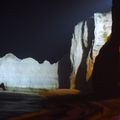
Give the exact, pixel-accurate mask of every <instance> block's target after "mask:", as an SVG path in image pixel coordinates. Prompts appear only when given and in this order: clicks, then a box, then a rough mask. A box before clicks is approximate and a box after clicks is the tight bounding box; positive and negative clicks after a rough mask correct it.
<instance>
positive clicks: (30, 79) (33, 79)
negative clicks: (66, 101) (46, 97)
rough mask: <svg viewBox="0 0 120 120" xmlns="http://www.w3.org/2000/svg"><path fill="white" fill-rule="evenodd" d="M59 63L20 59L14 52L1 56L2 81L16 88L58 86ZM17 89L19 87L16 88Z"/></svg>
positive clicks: (7, 85) (0, 79)
mask: <svg viewBox="0 0 120 120" xmlns="http://www.w3.org/2000/svg"><path fill="white" fill-rule="evenodd" d="M57 69H58V63H54V64H50V63H49V62H48V61H44V62H43V63H41V64H40V63H39V62H37V61H36V60H34V59H33V58H25V59H22V60H21V59H19V58H17V57H16V56H14V55H13V54H6V55H5V56H4V57H2V58H0V83H4V85H5V86H6V87H14V88H28V89H29V88H36V89H38V88H41V89H44V88H45V89H53V88H54V89H55V88H58V73H57ZM16 90H17V89H16Z"/></svg>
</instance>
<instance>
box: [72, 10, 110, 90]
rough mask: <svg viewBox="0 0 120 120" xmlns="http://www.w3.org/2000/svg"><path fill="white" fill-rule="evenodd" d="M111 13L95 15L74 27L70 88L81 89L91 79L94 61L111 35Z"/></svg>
mask: <svg viewBox="0 0 120 120" xmlns="http://www.w3.org/2000/svg"><path fill="white" fill-rule="evenodd" d="M111 26H112V16H111V12H107V13H95V14H94V17H91V18H89V19H88V20H86V21H81V22H80V23H79V24H78V25H76V26H75V30H74V33H73V38H72V45H71V50H70V59H71V64H72V69H73V70H72V73H71V76H70V78H71V88H78V89H82V86H85V84H86V80H89V79H90V78H91V74H92V70H93V66H94V61H95V58H96V56H97V55H98V53H99V50H100V49H101V47H102V46H103V45H104V44H105V43H106V41H107V38H108V37H109V35H110V33H111Z"/></svg>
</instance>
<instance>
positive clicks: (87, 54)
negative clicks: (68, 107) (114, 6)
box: [0, 12, 112, 89]
mask: <svg viewBox="0 0 120 120" xmlns="http://www.w3.org/2000/svg"><path fill="white" fill-rule="evenodd" d="M91 23H92V24H91ZM111 26H112V16H111V12H108V13H95V14H94V17H92V18H90V19H88V20H85V21H81V22H80V23H79V24H77V25H76V26H75V29H74V33H73V38H72V42H71V49H70V60H71V65H72V73H71V75H70V87H71V88H75V86H76V76H77V74H78V71H79V69H82V70H81V74H80V78H79V79H81V80H82V79H83V80H84V75H83V74H84V73H85V72H86V71H87V72H86V78H85V79H86V80H89V78H90V76H91V74H92V70H93V66H94V61H95V57H96V56H97V55H98V53H99V50H100V48H101V47H102V46H103V45H104V44H105V42H106V41H107V38H108V36H109V35H110V33H111ZM61 62H63V61H61ZM61 62H60V61H59V62H57V63H54V64H50V63H49V62H48V61H44V62H43V63H41V64H40V63H39V62H38V61H36V60H34V59H33V58H25V59H22V60H21V59H19V58H17V57H16V56H15V55H13V54H11V53H9V54H6V55H5V56H4V57H1V58H0V83H4V85H5V86H6V87H18V88H35V89H39V88H40V89H42V88H43V89H56V88H58V87H59V83H61V84H62V83H66V82H60V80H59V78H63V77H61V76H60V75H63V72H62V71H61V70H63V69H64V68H62V67H63V66H65V65H64V63H61ZM58 63H59V65H62V67H60V66H59V70H58ZM60 63H61V64H60ZM65 64H66V63H65ZM81 64H82V65H81ZM86 66H87V67H86ZM84 71H85V72H84ZM58 73H59V74H60V75H58ZM64 73H65V70H64ZM82 76H83V77H82ZM67 84H69V83H67ZM64 86H66V85H64ZM61 88H62V87H61Z"/></svg>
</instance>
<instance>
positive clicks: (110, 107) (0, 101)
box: [0, 89, 120, 120]
mask: <svg viewBox="0 0 120 120" xmlns="http://www.w3.org/2000/svg"><path fill="white" fill-rule="evenodd" d="M78 93H79V91H76V90H65V89H64V90H57V91H49V92H43V93H42V94H41V93H39V94H37V95H32V94H20V93H3V92H2V93H0V106H1V107H0V120H4V119H8V120H119V119H120V117H119V116H120V98H119V97H115V98H108V97H107V98H104V99H100V98H95V97H94V99H91V97H93V96H80V95H79V94H78Z"/></svg>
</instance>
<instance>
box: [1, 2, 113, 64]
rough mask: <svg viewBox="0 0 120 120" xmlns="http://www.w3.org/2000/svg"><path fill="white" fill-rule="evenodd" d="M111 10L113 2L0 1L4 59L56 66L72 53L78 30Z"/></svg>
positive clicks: (2, 53)
mask: <svg viewBox="0 0 120 120" xmlns="http://www.w3.org/2000/svg"><path fill="white" fill-rule="evenodd" d="M108 9H111V0H54V1H53V0H32V1H30V0H24V1H22V0H15V1H12V0H8V1H2V2H1V1H0V56H3V55H5V54H6V53H9V52H11V53H14V54H15V55H16V56H17V57H19V58H26V57H33V58H35V59H36V60H38V61H39V62H42V61H43V60H45V59H47V60H49V61H50V62H56V61H58V60H59V59H60V58H62V56H64V55H65V54H67V53H69V50H70V45H71V38H72V33H73V31H74V26H75V25H76V24H77V23H78V22H80V21H81V20H83V19H86V18H88V17H90V16H92V15H93V13H94V12H101V11H107V10H108Z"/></svg>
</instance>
